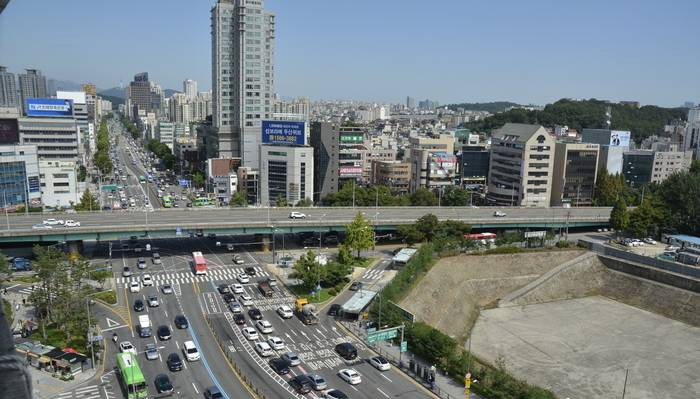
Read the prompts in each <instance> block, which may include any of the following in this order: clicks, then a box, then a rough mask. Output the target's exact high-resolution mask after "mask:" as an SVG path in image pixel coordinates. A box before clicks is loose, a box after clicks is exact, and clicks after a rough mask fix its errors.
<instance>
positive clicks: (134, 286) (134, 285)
mask: <svg viewBox="0 0 700 399" xmlns="http://www.w3.org/2000/svg"><path fill="white" fill-rule="evenodd" d="M129 291H130V292H131V293H132V294H133V293H137V292H140V291H141V284H139V282H138V281H132V282H130V283H129Z"/></svg>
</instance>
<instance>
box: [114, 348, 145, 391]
mask: <svg viewBox="0 0 700 399" xmlns="http://www.w3.org/2000/svg"><path fill="white" fill-rule="evenodd" d="M117 373H118V377H119V381H120V383H121V384H122V387H123V388H124V391H125V392H126V394H127V398H128V399H139V398H147V397H148V385H146V379H145V378H144V377H143V373H142V372H141V368H140V367H139V363H138V362H137V361H136V355H134V354H133V353H119V354H117Z"/></svg>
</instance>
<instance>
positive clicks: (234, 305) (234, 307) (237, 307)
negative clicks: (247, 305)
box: [228, 301, 243, 313]
mask: <svg viewBox="0 0 700 399" xmlns="http://www.w3.org/2000/svg"><path fill="white" fill-rule="evenodd" d="M228 308H229V310H231V313H241V312H243V307H242V306H241V304H240V303H238V302H236V301H233V302H229V304H228Z"/></svg>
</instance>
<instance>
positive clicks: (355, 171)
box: [331, 126, 369, 188]
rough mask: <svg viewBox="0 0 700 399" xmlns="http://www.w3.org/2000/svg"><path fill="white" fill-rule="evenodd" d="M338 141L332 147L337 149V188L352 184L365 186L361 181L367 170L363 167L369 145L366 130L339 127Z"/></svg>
mask: <svg viewBox="0 0 700 399" xmlns="http://www.w3.org/2000/svg"><path fill="white" fill-rule="evenodd" d="M337 137H338V141H337V142H336V143H333V144H332V146H337V147H338V163H337V166H335V165H331V168H334V167H337V170H338V188H341V187H343V185H345V184H348V183H351V182H354V184H365V183H367V182H368V181H365V180H363V179H364V177H365V175H366V173H365V171H366V170H367V168H366V167H365V156H366V153H367V149H368V148H369V145H368V144H369V143H368V141H367V129H365V128H361V127H351V126H341V127H339V128H338V136H337Z"/></svg>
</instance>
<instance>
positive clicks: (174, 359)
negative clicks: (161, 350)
mask: <svg viewBox="0 0 700 399" xmlns="http://www.w3.org/2000/svg"><path fill="white" fill-rule="evenodd" d="M166 363H167V365H168V370H170V371H180V370H182V366H183V363H182V359H180V355H178V354H177V353H175V352H173V353H171V354H169V355H168V360H167V361H166Z"/></svg>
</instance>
